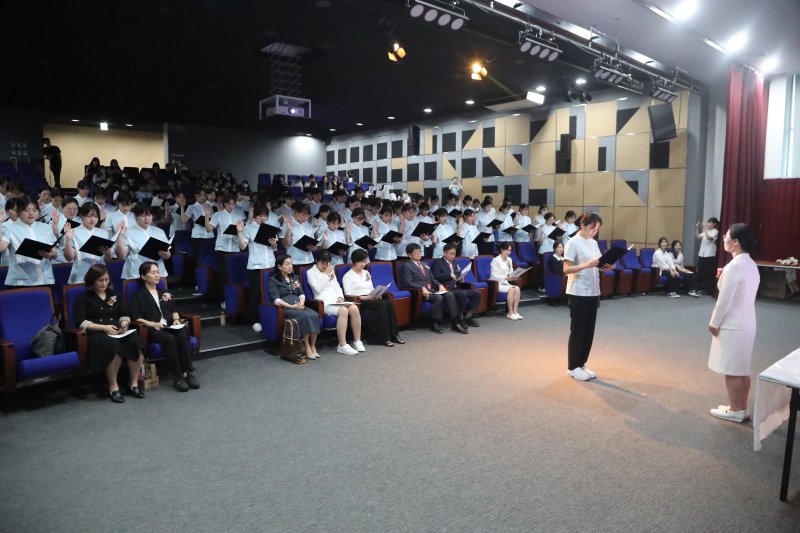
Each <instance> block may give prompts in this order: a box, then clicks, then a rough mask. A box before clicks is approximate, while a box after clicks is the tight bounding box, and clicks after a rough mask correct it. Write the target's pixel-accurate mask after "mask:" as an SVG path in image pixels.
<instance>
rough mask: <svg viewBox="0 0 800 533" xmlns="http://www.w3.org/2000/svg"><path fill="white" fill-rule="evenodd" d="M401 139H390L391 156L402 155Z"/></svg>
mask: <svg viewBox="0 0 800 533" xmlns="http://www.w3.org/2000/svg"><path fill="white" fill-rule="evenodd" d="M403 155H404V154H403V141H392V157H403Z"/></svg>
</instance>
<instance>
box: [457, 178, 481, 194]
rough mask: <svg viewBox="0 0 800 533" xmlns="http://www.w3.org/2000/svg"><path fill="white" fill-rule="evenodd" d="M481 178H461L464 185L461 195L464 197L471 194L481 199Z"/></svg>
mask: <svg viewBox="0 0 800 533" xmlns="http://www.w3.org/2000/svg"><path fill="white" fill-rule="evenodd" d="M481 181H482V180H481V178H466V179H462V180H461V185H462V186H463V187H464V190H463V191H461V197H462V198H463V197H464V196H466V195H470V196H472V197H473V198H478V199H481V198H483V197H482V196H481V191H482V187H481Z"/></svg>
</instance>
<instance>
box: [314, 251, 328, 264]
mask: <svg viewBox="0 0 800 533" xmlns="http://www.w3.org/2000/svg"><path fill="white" fill-rule="evenodd" d="M314 262H315V263H330V262H331V253H330V252H329V251H328V250H317V251H316V252H314Z"/></svg>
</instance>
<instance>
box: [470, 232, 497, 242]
mask: <svg viewBox="0 0 800 533" xmlns="http://www.w3.org/2000/svg"><path fill="white" fill-rule="evenodd" d="M491 236H492V234H491V233H488V232H486V231H484V232H483V233H478V236H477V237H475V238H474V239H472V243H473V244H480V243H482V242H483V241H484V240H485V239H488V238H489V237H491Z"/></svg>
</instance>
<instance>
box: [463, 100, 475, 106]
mask: <svg viewBox="0 0 800 533" xmlns="http://www.w3.org/2000/svg"><path fill="white" fill-rule="evenodd" d="M464 103H465V104H467V105H473V104H475V100H467V101H466V102H464Z"/></svg>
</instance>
